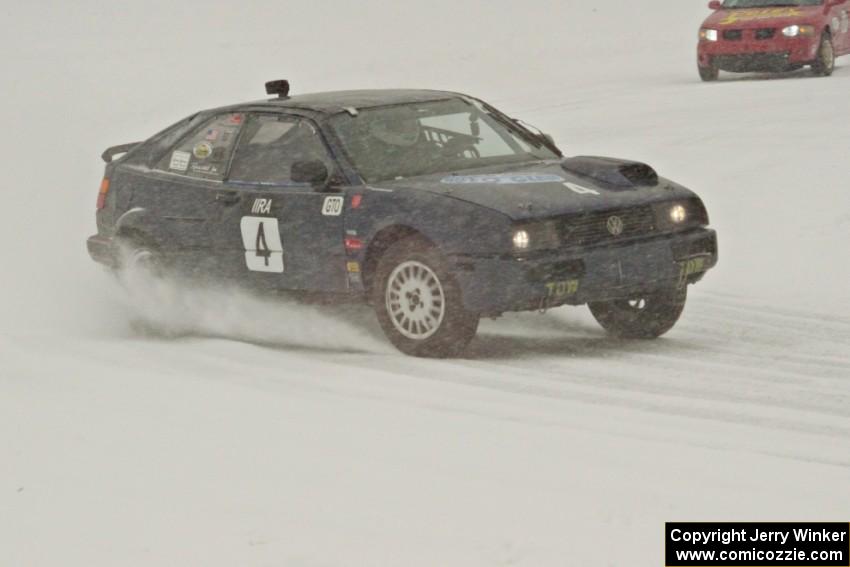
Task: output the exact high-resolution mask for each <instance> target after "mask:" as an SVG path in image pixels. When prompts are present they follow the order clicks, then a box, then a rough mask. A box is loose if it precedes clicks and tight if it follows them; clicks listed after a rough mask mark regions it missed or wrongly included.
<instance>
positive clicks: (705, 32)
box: [699, 28, 718, 41]
mask: <svg viewBox="0 0 850 567" xmlns="http://www.w3.org/2000/svg"><path fill="white" fill-rule="evenodd" d="M699 38H700V39H701V40H703V41H717V38H718V34H717V30H712V29H708V28H703V29H701V30H699Z"/></svg>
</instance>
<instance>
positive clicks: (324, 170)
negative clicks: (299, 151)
mask: <svg viewBox="0 0 850 567" xmlns="http://www.w3.org/2000/svg"><path fill="white" fill-rule="evenodd" d="M329 175H330V173H329V172H328V167H327V166H326V165H325V164H324V162H321V161H319V160H306V161H296V162H295V163H293V164H292V167H291V168H290V173H289V178H290V179H292V181H294V182H295V183H309V184H310V185H312V186H313V187H318V186H322V185H324V184H325V183H326V182H327V180H328V176H329Z"/></svg>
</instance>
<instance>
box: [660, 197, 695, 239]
mask: <svg viewBox="0 0 850 567" xmlns="http://www.w3.org/2000/svg"><path fill="white" fill-rule="evenodd" d="M653 208H654V209H655V221H656V223H657V224H656V228H657V230H659V231H661V232H666V231H671V230H679V229H681V228H687V227H695V226H707V225H708V213H707V212H706V210H705V206H704V205H703V204H702V201H700V200H699V199H698V198H692V199H687V200H684V201H673V202H667V203H658V204H656V205H654V206H653Z"/></svg>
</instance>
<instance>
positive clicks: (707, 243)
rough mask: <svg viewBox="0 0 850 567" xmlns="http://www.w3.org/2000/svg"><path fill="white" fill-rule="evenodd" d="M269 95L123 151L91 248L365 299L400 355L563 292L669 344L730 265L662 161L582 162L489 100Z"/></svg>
mask: <svg viewBox="0 0 850 567" xmlns="http://www.w3.org/2000/svg"><path fill="white" fill-rule="evenodd" d="M267 91H268V92H269V94H277V95H279V96H278V98H275V99H273V100H268V101H261V102H254V103H246V104H239V105H235V106H228V107H224V108H217V109H214V110H206V111H202V112H199V113H196V114H194V115H192V116H190V117H188V118H186V119H184V120H181V121H180V122H178V123H177V124H175V125H173V126H171V127H170V128H167V129H166V130H164V131H162V132H161V133H159V134H156V135H155V136H153V137H152V138H150V139H149V140H147V141H145V142H141V143H137V144H126V145H123V146H116V147H113V148H109V149H108V150H106V152H105V153H104V155H103V157H104V160H105V161H106V162H107V166H106V174H105V177H104V179H103V182H102V185H101V189H100V193H99V195H98V200H97V226H98V234H97V235H95V236H92V237H91V238H89V240H88V250H89V252H90V254H91V256H92V258H94V259H95V260H96V261H98V262H101V263H104V264H106V265H108V266H110V267H112V268H116V269H118V268H122V267H131V266H135V265H142V266H146V267H151V266H155V267H156V268H157V270H162V269H164V268H167V269H169V270H176V271H177V272H179V273H182V274H191V275H192V276H195V277H202V278H208V279H213V280H215V281H220V282H231V283H234V282H235V283H238V284H240V285H246V286H249V287H250V288H253V289H255V290H260V291H263V292H267V293H271V292H275V291H289V292H308V293H310V294H311V295H313V294H319V295H320V296H322V297H325V296H328V297H341V298H345V299H349V300H350V299H355V300H362V301H366V302H369V303H371V304H372V305H373V306H374V309H375V311H376V313H377V316H378V319H379V320H380V323H381V326H382V328H383V330H384V331H385V333H386V335H387V336H388V337H389V339H390V340H391V341H392V342H393V344H395V345H396V347H398V348H399V349H400V350H401V351H403V352H405V353H408V354H412V355H417V356H443V357H445V356H456V355H458V354H460V353H461V352H462V351H463V349H464V348H465V347H466V345H467V344H468V343H469V341H470V340H471V339H472V338H473V336H474V335H475V332H476V330H477V327H478V322H479V319H480V318H481V317H497V316H499V315H500V314H502V313H505V312H510V311H532V310H546V309H549V308H552V307H557V306H560V305H565V304H569V305H583V304H588V305H589V307H590V310H591V312H592V313H593V315H594V316H595V318H596V319H597V321H599V323H600V324H601V325H602V327H604V328H605V329H606V330H607V331H608V332H610V333H612V334H614V335H616V336H620V337H628V338H654V337H657V336H659V335H661V334H663V333H665V332H667V331H668V330H669V329H670V328H672V326H673V325H674V324H675V323H676V321H677V320H678V318H679V316H680V314H681V313H682V309H683V307H684V304H685V299H686V295H687V288H688V284H692V283H694V282H697V281H698V280H700V279H701V278H702V277H703V275H704V274H705V272H706V271H707V270H709V269H710V268H712V267H713V266H714V265H715V263H716V262H717V242H716V236H715V232H714V231H713V230H710V229H709V228H707V225H708V215H707V213H706V210H705V207H704V206H703V203H702V202H701V201H700V199H699V198H698V197H697V196H696V195H695V194H694V193H693V192H691V191H689V190H688V189H686V188H684V187H682V186H681V185H678V184H676V183H674V182H672V181H668V180H666V179H663V178H660V177H659V176H658V175H657V174H656V172H655V171H654V170H653V169H652V168H651V167H649V166H647V165H645V164H641V163H636V162H629V161H622V160H617V159H610V158H598V157H573V158H565V157H563V155H562V154H561V151H560V150H559V149H558V148H557V147H556V146H555V144H554V143H553V142H552V139H551V138H550V137H549V136H547V135H544V134H542V133H540V132H539V131H537V130H536V129H533V128H531V127H530V126H527V125H524V123H522V122H520V121H518V120H515V119H512V118H509V117H508V116H506V115H505V114H502V113H501V112H499V111H498V110H496V109H495V108H493V107H492V106H490V105H488V104H486V103H485V102H482V101H480V100H478V99H475V98H472V97H469V96H465V95H462V94H457V93H451V92H439V91H428V90H375V91H347V92H333V93H323V94H311V95H301V96H292V97H289V96H288V92H289V85H288V83H287V82H286V81H273V82H271V83H269V84H267ZM122 154H123V156H122V157H120V158H119V159H114V158H115V157H116V156H119V155H122ZM122 251H123V252H122Z"/></svg>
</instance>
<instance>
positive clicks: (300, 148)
mask: <svg viewBox="0 0 850 567" xmlns="http://www.w3.org/2000/svg"><path fill="white" fill-rule="evenodd" d="M299 161H321V162H324V163H325V165H327V166H328V169H331V159H330V157H329V156H328V153H327V150H326V149H325V145H324V143H323V141H322V138H321V136H320V135H319V132H318V130H317V129H316V127H315V126H313V124H312V123H311V122H310V121H308V120H304V119H302V118H296V117H293V116H269V115H257V116H252V117H250V118H249V119H248V123H247V124H246V125H245V130H244V132H243V134H242V138H241V140H240V141H239V147H237V148H236V154H235V156H234V157H233V164H232V165H231V168H230V176H229V181H230V182H232V183H246V184H253V185H283V186H286V185H299V184H296V183H293V182H292V179H291V177H290V174H291V170H292V164H294V163H295V162H299Z"/></svg>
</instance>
